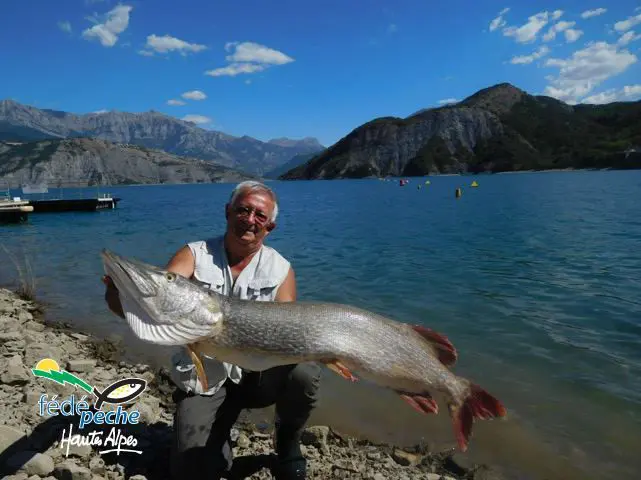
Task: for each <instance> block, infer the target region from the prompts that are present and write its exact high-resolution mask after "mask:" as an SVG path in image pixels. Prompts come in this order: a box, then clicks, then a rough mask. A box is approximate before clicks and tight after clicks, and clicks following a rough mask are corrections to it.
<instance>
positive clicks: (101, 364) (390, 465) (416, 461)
mask: <svg viewBox="0 0 641 480" xmlns="http://www.w3.org/2000/svg"><path fill="white" fill-rule="evenodd" d="M43 318H44V315H43V310H42V307H40V306H39V305H38V304H37V303H36V302H32V301H28V300H24V299H22V298H20V297H19V296H18V295H17V294H16V293H14V292H12V291H10V290H7V289H3V288H0V339H1V340H2V344H1V347H0V348H1V349H2V356H3V358H4V360H3V362H4V365H3V368H2V371H1V377H0V405H2V407H3V408H2V409H1V410H0V469H1V470H0V472H1V473H2V474H3V475H12V476H10V477H6V478H11V479H16V480H17V479H23V480H26V479H27V478H29V480H36V479H38V478H47V479H48V480H49V479H53V478H58V479H61V478H74V479H75V478H78V479H81V478H82V479H84V478H86V479H91V480H101V479H105V478H106V479H109V480H120V479H125V478H132V479H134V480H144V479H145V478H147V479H150V480H154V479H165V478H168V472H169V452H170V442H171V437H172V435H171V429H172V423H173V408H174V405H173V401H172V400H171V393H172V391H173V385H172V384H171V383H170V381H169V380H168V377H167V374H166V372H165V371H164V370H162V369H160V370H158V371H154V370H153V369H152V368H150V367H149V365H146V364H131V363H128V362H127V361H123V359H124V358H125V357H124V356H123V352H122V350H121V349H120V347H118V346H117V345H115V344H113V343H110V342H107V341H105V340H101V339H97V338H93V337H92V336H90V335H88V334H85V333H82V332H78V331H74V330H72V329H71V328H70V327H69V326H68V325H59V324H55V323H52V322H49V321H47V322H45V321H44V319H43ZM43 359H51V360H54V361H55V362H57V363H58V365H59V366H60V370H61V371H62V370H67V371H69V372H71V373H73V374H74V375H76V376H77V377H78V378H80V379H81V380H82V381H84V382H86V384H89V385H96V387H97V388H99V389H102V392H103V395H104V394H105V393H106V391H105V389H106V388H107V387H108V386H109V385H111V384H112V383H114V382H115V381H117V380H121V379H125V378H132V377H133V378H140V379H143V380H145V381H146V382H147V387H146V390H144V391H143V392H142V394H140V396H139V397H138V398H137V399H135V401H134V403H133V404H126V405H119V406H118V407H120V408H121V409H122V410H124V411H126V412H129V414H130V415H132V412H138V417H137V420H138V423H135V424H131V423H130V424H127V425H122V426H120V427H114V426H109V425H104V424H100V425H98V424H96V423H93V424H91V425H85V427H84V429H82V430H80V422H81V420H82V419H83V418H85V417H83V415H84V414H85V413H87V412H84V413H83V412H82V403H81V400H82V397H83V396H84V397H85V401H86V402H88V404H89V405H90V407H89V408H90V409H91V408H93V405H94V396H93V395H91V394H88V393H87V392H86V391H84V390H82V389H81V388H78V387H73V386H72V385H70V384H69V383H65V384H59V383H55V382H53V381H51V380H48V379H43V378H38V377H36V376H34V374H33V373H32V372H31V369H33V368H35V367H36V365H37V364H38V363H39V362H40V361H41V360H43ZM47 362H49V361H47ZM49 363H50V362H49ZM42 365H44V364H42ZM43 368H44V367H43ZM67 381H69V379H67ZM43 395H46V397H45V396H43ZM54 396H57V401H59V402H61V403H60V405H63V404H64V401H65V400H69V399H74V398H75V400H74V401H75V406H76V407H75V408H76V415H73V416H68V417H67V416H65V415H55V413H56V412H57V410H56V409H55V407H54V408H53V409H49V410H47V408H49V407H47V408H43V407H42V406H40V408H39V405H41V404H42V405H45V403H46V401H49V402H50V401H52V399H53V398H54ZM43 398H44V399H45V400H46V401H44V400H43ZM48 405H51V403H49V404H48ZM67 406H69V402H67ZM115 409H116V410H117V407H116V406H115V405H109V404H103V406H102V407H101V410H102V411H110V410H115ZM64 411H65V410H64V408H63V412H64ZM43 412H44V413H43ZM52 412H53V414H54V415H47V413H49V414H51V413H52ZM41 414H42V415H41ZM96 418H97V414H96ZM131 418H133V416H132V417H131ZM85 423H86V422H85ZM118 428H120V430H119V431H120V433H119V435H120V440H116V443H118V442H120V443H119V445H120V448H128V449H138V450H139V451H140V453H138V454H133V453H123V452H120V453H118V452H111V453H104V452H103V454H102V455H101V454H100V453H99V452H100V451H103V450H105V448H106V445H107V444H108V443H109V439H110V438H111V441H112V443H113V442H114V439H117V436H114V435H115V434H114V431H115V430H114V429H116V430H117V429H118ZM269 428H270V427H266V426H262V425H261V426H257V425H253V424H251V423H249V422H248V421H247V419H246V418H243V417H241V418H240V419H239V421H238V422H237V424H236V425H235V429H234V431H233V435H232V437H233V439H234V447H233V449H234V457H235V458H237V459H238V461H237V462H236V467H235V468H238V469H241V470H243V471H245V469H248V471H245V474H244V475H243V476H240V477H234V478H252V479H267V478H271V474H270V473H269V468H268V467H269V462H271V461H272V459H273V455H272V454H273V449H272V440H271V432H270V431H269ZM70 429H71V431H70ZM71 432H74V435H77V434H78V433H80V434H81V435H82V436H84V438H86V439H88V438H89V437H90V436H92V435H93V438H94V439H95V438H96V437H100V438H101V439H102V445H98V442H97V441H95V442H93V444H91V445H88V444H83V445H77V444H76V445H75V444H74V442H73V441H72V442H70V441H69V439H70V438H73V437H72V436H71ZM91 432H93V433H91ZM80 438H81V437H76V443H83V442H82V441H80ZM85 443H89V440H85ZM114 448H115V447H114ZM303 453H304V454H305V456H306V458H307V459H308V472H309V473H308V478H310V479H319V480H320V479H327V478H349V479H357V480H365V479H368V480H369V479H374V480H384V479H388V478H390V479H406V480H418V479H427V480H450V479H468V480H472V479H481V478H482V479H490V478H491V479H494V480H497V479H499V478H500V477H499V476H498V474H495V473H494V472H492V471H491V470H489V469H487V468H485V467H477V468H473V467H468V468H464V467H462V466H459V465H458V464H456V463H455V462H454V460H453V459H452V457H451V456H450V455H446V454H437V453H430V452H428V451H427V450H426V449H425V448H421V447H415V448H409V449H408V448H405V449H403V450H401V449H399V448H395V447H394V446H390V445H376V444H373V443H371V442H368V441H363V440H358V439H356V438H352V437H349V436H346V435H343V434H341V433H339V432H336V431H333V430H332V429H330V428H328V427H326V426H324V425H311V426H309V427H308V428H307V430H306V432H305V435H304V438H303ZM252 471H255V472H254V473H253V474H251V475H247V473H250V472H252ZM230 478H231V477H230Z"/></svg>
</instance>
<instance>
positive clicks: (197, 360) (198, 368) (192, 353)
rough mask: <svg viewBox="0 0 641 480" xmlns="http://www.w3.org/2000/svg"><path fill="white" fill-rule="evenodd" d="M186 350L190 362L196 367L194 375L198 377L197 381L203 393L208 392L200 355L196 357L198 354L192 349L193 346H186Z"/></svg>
mask: <svg viewBox="0 0 641 480" xmlns="http://www.w3.org/2000/svg"><path fill="white" fill-rule="evenodd" d="M187 350H189V355H190V356H191V360H192V361H193V362H194V366H195V367H196V375H197V376H198V380H199V381H200V384H201V385H202V387H203V391H204V392H206V391H207V390H209V384H208V382H207V374H206V373H205V367H204V366H203V361H202V360H201V358H200V355H198V352H197V351H196V350H195V349H194V346H193V345H187Z"/></svg>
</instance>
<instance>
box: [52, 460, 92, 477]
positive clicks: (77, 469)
mask: <svg viewBox="0 0 641 480" xmlns="http://www.w3.org/2000/svg"><path fill="white" fill-rule="evenodd" d="M54 476H55V477H56V478H57V479H58V480H92V478H91V477H92V474H91V470H89V469H88V468H85V467H81V466H79V465H76V464H75V463H73V462H72V461H70V460H65V461H64V462H62V463H61V464H60V465H58V466H57V467H56V468H55V470H54Z"/></svg>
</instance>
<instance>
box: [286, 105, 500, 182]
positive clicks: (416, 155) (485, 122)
mask: <svg viewBox="0 0 641 480" xmlns="http://www.w3.org/2000/svg"><path fill="white" fill-rule="evenodd" d="M502 134H503V125H502V123H501V121H500V120H499V118H498V117H497V116H496V115H494V114H493V113H491V112H489V111H487V110H483V109H478V108H468V107H462V108H450V107H444V108H440V109H435V110H428V111H425V112H422V113H419V114H417V115H414V116H412V117H409V118H407V119H401V118H382V119H377V120H374V121H372V122H369V123H367V124H365V125H363V126H361V127H359V128H357V129H356V130H354V131H353V132H352V133H350V134H349V135H348V136H347V137H345V138H344V139H343V140H341V141H340V142H338V143H337V144H335V145H334V146H332V147H330V148H328V149H327V150H326V151H325V152H323V153H321V154H320V155H317V156H315V157H314V158H313V159H312V160H311V161H310V162H309V163H307V164H305V165H302V166H300V167H298V168H295V169H293V170H290V171H289V172H288V173H286V174H285V175H284V177H283V178H336V177H348V178H349V177H356V178H358V177H366V176H387V175H410V174H414V173H413V172H418V171H425V173H438V172H440V173H444V172H451V171H458V169H459V168H460V167H461V165H462V164H463V162H464V160H465V157H464V156H461V155H451V154H450V152H457V151H467V152H469V151H472V150H473V149H474V148H475V147H476V146H477V144H478V143H479V142H480V141H483V140H485V139H489V138H491V137H493V136H500V135H502ZM441 149H445V150H446V151H447V153H446V152H445V150H444V151H441ZM431 157H433V159H432V158H431Z"/></svg>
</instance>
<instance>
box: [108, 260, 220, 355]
mask: <svg viewBox="0 0 641 480" xmlns="http://www.w3.org/2000/svg"><path fill="white" fill-rule="evenodd" d="M101 256H102V261H103V264H104V268H105V273H106V274H107V275H109V276H110V277H111V279H112V280H113V282H114V284H115V285H116V288H117V289H118V294H119V298H120V302H121V304H122V307H123V311H124V312H125V319H126V320H127V323H129V326H130V327H131V329H132V330H133V331H134V333H135V334H136V335H137V336H138V338H140V339H141V340H144V341H148V342H151V343H156V344H160V345H188V344H191V343H193V342H196V341H199V340H201V339H204V338H209V337H212V336H215V335H216V334H217V333H219V332H220V330H221V329H222V317H223V315H222V312H221V305H220V302H219V301H218V300H217V296H216V295H212V294H211V293H210V292H208V291H207V290H205V289H204V288H203V287H201V286H199V285H197V284H195V283H194V282H192V281H191V280H189V279H187V278H185V277H183V276H182V275H178V274H176V273H174V272H170V271H168V270H165V269H162V268H159V267H156V266H153V265H149V264H147V263H144V262H141V261H139V260H136V259H132V258H125V257H122V256H120V255H117V254H116V253H113V252H110V251H108V250H103V251H102V252H101Z"/></svg>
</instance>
